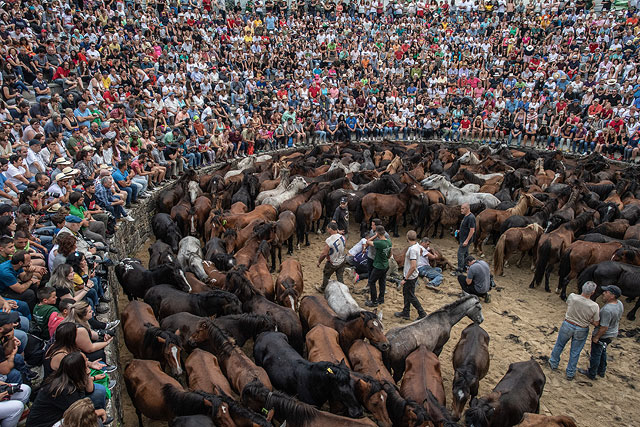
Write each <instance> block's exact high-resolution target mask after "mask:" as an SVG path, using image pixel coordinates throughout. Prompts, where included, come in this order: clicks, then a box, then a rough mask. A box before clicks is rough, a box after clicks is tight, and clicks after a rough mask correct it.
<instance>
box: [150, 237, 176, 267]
mask: <svg viewBox="0 0 640 427" xmlns="http://www.w3.org/2000/svg"><path fill="white" fill-rule="evenodd" d="M174 257H175V254H174V253H173V251H172V250H171V246H169V245H167V244H166V243H164V242H163V241H162V240H156V241H155V242H154V243H153V244H152V245H151V246H149V269H153V268H156V267H158V266H159V265H162V264H166V263H173V262H175V261H176V260H175V258H174Z"/></svg>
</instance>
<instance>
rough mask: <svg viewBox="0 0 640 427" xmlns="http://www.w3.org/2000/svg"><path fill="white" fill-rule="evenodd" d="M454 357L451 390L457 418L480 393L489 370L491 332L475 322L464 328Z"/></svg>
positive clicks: (454, 351)
mask: <svg viewBox="0 0 640 427" xmlns="http://www.w3.org/2000/svg"><path fill="white" fill-rule="evenodd" d="M452 359H453V369H454V372H455V374H454V377H453V384H452V389H451V392H452V394H453V416H454V418H455V419H456V420H457V419H459V418H460V414H462V410H463V409H464V406H465V405H466V404H467V400H468V399H469V398H472V399H473V398H474V397H476V396H477V395H478V386H479V384H480V380H481V379H482V378H484V377H485V375H487V372H488V371H489V361H490V357H489V334H487V332H486V331H485V330H484V329H482V328H481V327H480V325H476V324H475V323H472V324H471V325H469V326H467V327H466V328H464V330H463V331H462V334H461V335H460V340H459V341H458V343H457V344H456V347H455V348H454V349H453V358H452Z"/></svg>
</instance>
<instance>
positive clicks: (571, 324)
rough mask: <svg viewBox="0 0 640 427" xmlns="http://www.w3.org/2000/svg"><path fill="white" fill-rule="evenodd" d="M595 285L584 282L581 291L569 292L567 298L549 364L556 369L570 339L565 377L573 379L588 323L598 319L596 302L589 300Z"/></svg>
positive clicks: (585, 338) (586, 335)
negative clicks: (578, 292) (578, 293)
mask: <svg viewBox="0 0 640 427" xmlns="http://www.w3.org/2000/svg"><path fill="white" fill-rule="evenodd" d="M596 287H597V285H596V284H595V283H593V282H586V283H585V284H584V285H582V293H581V294H580V295H576V294H574V293H572V294H569V297H568V298H567V312H566V314H565V315H564V322H562V325H561V326H560V330H559V331H558V338H557V339H556V345H555V346H553V350H552V351H551V357H550V358H549V366H550V367H551V369H552V370H554V371H555V370H556V369H558V363H560V356H561V355H562V351H563V350H564V347H565V345H567V343H568V342H569V340H571V350H570V352H569V363H567V371H566V372H567V379H568V380H569V381H571V380H573V377H574V376H575V375H576V366H577V365H578V359H579V358H580V352H582V349H583V347H584V343H585V342H586V341H587V337H588V336H589V324H592V325H594V326H596V325H597V324H598V322H599V320H600V313H599V307H598V303H596V302H595V301H592V300H591V295H593V293H594V292H595V291H596Z"/></svg>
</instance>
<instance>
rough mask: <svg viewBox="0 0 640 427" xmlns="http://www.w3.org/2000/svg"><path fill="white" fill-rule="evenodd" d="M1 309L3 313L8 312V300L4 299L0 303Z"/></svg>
mask: <svg viewBox="0 0 640 427" xmlns="http://www.w3.org/2000/svg"><path fill="white" fill-rule="evenodd" d="M2 311H4V312H5V313H9V312H10V311H11V304H9V301H6V300H5V302H4V303H2Z"/></svg>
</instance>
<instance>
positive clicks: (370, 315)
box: [346, 310, 382, 323]
mask: <svg viewBox="0 0 640 427" xmlns="http://www.w3.org/2000/svg"><path fill="white" fill-rule="evenodd" d="M360 316H363V317H364V323H367V322H368V321H370V320H379V319H378V315H377V314H375V313H374V312H373V311H366V310H362V311H358V312H356V313H350V314H349V316H348V317H347V319H346V321H347V322H349V321H351V320H354V319H357V318H358V317H360ZM380 323H382V322H380Z"/></svg>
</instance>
